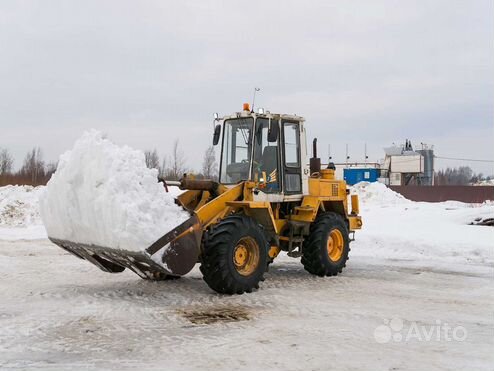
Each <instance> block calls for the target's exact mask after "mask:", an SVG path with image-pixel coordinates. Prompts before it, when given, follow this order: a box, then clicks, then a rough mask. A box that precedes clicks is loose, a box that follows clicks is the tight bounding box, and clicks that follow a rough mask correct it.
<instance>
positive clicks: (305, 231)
mask: <svg viewBox="0 0 494 371" xmlns="http://www.w3.org/2000/svg"><path fill="white" fill-rule="evenodd" d="M215 120H216V122H217V124H216V126H215V131H214V136H213V143H214V144H215V145H217V144H218V143H219V142H220V139H221V159H220V171H219V181H218V182H215V181H211V180H196V179H192V178H190V177H187V176H184V178H183V179H182V180H181V181H180V183H178V184H179V186H180V188H181V189H183V190H185V192H184V193H182V194H181V195H179V196H178V197H177V198H176V202H177V203H178V204H179V205H181V206H182V207H183V208H184V209H185V210H187V211H188V212H189V213H190V218H189V219H188V220H186V221H185V222H183V223H182V224H180V225H179V226H177V227H176V228H175V229H173V230H171V231H169V232H167V233H166V234H164V235H163V236H162V237H161V238H159V239H158V240H157V241H156V242H154V243H153V244H152V245H151V246H149V247H148V248H147V249H145V250H144V251H141V252H135V251H125V250H117V249H113V248H111V247H110V246H95V245H86V244H81V243H77V242H74V241H65V240H57V239H54V238H50V239H51V240H52V241H53V242H54V243H55V244H57V245H59V246H60V247H62V248H64V249H65V250H67V251H69V252H71V253H72V254H74V255H76V256H78V257H80V258H83V259H86V260H88V261H90V262H91V263H93V264H95V265H97V266H98V267H99V268H101V269H102V270H104V271H107V272H112V273H115V272H121V271H123V270H124V269H125V268H128V269H130V270H132V271H134V272H135V273H137V274H138V275H139V276H141V277H142V278H146V279H156V280H159V279H170V278H174V277H178V276H182V275H185V274H187V273H188V272H189V271H190V270H191V269H192V268H193V267H194V266H195V264H196V263H200V270H201V272H202V274H203V277H204V280H205V281H206V283H207V284H208V285H209V286H210V287H211V288H212V289H213V290H215V291H217V292H219V293H224V294H242V293H244V292H251V291H252V290H253V289H257V288H258V287H259V282H260V281H261V280H263V275H264V273H265V272H266V270H267V268H268V265H269V264H270V263H271V262H272V261H273V260H274V259H275V258H276V257H277V255H278V254H279V253H280V251H286V252H287V254H288V256H291V257H295V258H297V257H301V261H302V264H303V266H304V268H305V270H307V271H308V272H309V273H311V274H314V275H318V276H335V275H337V274H338V273H340V272H341V271H342V269H343V268H344V267H345V264H346V261H347V259H348V253H349V251H350V246H349V244H350V241H351V240H352V239H353V235H354V232H355V230H357V229H360V228H361V226H362V221H361V217H360V216H359V215H358V214H359V207H358V198H357V196H356V195H352V196H351V197H349V190H348V189H347V186H346V183H345V182H344V181H343V180H337V179H335V176H334V166H331V165H332V164H330V165H328V168H327V169H321V163H320V159H319V158H317V148H316V147H317V146H316V140H314V142H313V156H312V158H310V165H309V166H307V153H306V131H305V122H304V119H303V118H302V117H299V116H295V115H284V114H272V113H269V112H266V113H254V112H252V111H251V110H250V107H248V105H244V110H243V111H241V112H237V113H235V114H233V115H230V116H226V117H223V118H221V119H220V118H218V117H216V118H215ZM165 188H166V183H165ZM349 204H350V205H349Z"/></svg>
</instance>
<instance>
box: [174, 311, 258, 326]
mask: <svg viewBox="0 0 494 371" xmlns="http://www.w3.org/2000/svg"><path fill="white" fill-rule="evenodd" d="M178 313H179V314H180V315H181V316H182V317H184V318H185V319H187V320H189V321H190V322H192V323H193V324H196V325H210V324H213V323H218V322H220V323H225V322H238V321H248V320H250V319H251V314H250V312H249V311H248V310H247V309H246V308H245V307H238V306H234V307H224V306H221V307H213V308H205V309H189V310H180V311H178Z"/></svg>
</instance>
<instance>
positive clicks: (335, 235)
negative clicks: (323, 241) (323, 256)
mask: <svg viewBox="0 0 494 371" xmlns="http://www.w3.org/2000/svg"><path fill="white" fill-rule="evenodd" d="M344 244H345V241H344V239H343V234H342V233H341V232H340V231H339V230H338V229H333V230H332V231H331V232H329V234H328V242H327V249H328V256H329V259H331V260H332V261H334V262H335V261H338V260H340V258H341V255H343V246H344Z"/></svg>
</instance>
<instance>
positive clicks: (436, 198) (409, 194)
mask: <svg viewBox="0 0 494 371" xmlns="http://www.w3.org/2000/svg"><path fill="white" fill-rule="evenodd" d="M389 188H391V189H392V190H393V191H395V192H398V193H400V194H402V195H403V196H404V197H405V198H408V199H409V200H412V201H426V202H441V201H450V200H451V201H461V202H468V203H482V202H484V201H487V200H494V186H390V187H389Z"/></svg>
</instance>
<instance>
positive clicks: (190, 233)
mask: <svg viewBox="0 0 494 371" xmlns="http://www.w3.org/2000/svg"><path fill="white" fill-rule="evenodd" d="M201 237H202V230H201V226H200V224H199V221H198V219H197V216H195V215H193V216H192V217H190V218H189V219H187V220H186V221H185V222H183V223H182V224H180V225H179V226H177V227H176V228H174V229H172V230H171V231H169V232H168V233H166V234H165V235H163V236H162V237H160V238H159V239H158V240H156V242H154V243H153V244H152V245H150V246H149V247H147V248H146V249H145V250H142V251H129V250H121V249H115V248H111V247H108V246H98V245H90V244H84V243H79V242H74V241H67V240H61V239H57V238H51V237H49V239H50V240H51V241H52V242H53V243H54V244H56V245H58V246H60V247H61V248H62V249H64V250H66V251H68V252H70V253H71V254H73V255H75V256H77V257H79V258H81V259H85V260H87V261H89V262H91V263H93V264H94V265H96V266H98V267H99V268H100V269H101V270H103V271H105V272H110V273H118V272H122V271H123V270H124V269H125V268H128V269H130V270H132V271H133V272H135V273H136V274H138V275H139V276H140V277H142V278H147V279H153V278H159V277H161V276H163V275H172V276H182V275H184V274H187V273H188V272H190V270H191V269H192V268H193V267H194V265H195V264H196V263H197V260H198V256H199V250H200V242H201Z"/></svg>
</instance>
